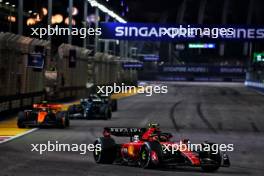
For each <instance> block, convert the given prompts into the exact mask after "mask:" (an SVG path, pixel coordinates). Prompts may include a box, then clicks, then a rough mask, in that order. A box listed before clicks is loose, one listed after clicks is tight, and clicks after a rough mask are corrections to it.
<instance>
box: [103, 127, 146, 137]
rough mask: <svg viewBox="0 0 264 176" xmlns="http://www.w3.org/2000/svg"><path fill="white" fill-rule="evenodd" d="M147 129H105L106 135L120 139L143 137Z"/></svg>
mask: <svg viewBox="0 0 264 176" xmlns="http://www.w3.org/2000/svg"><path fill="white" fill-rule="evenodd" d="M146 130H147V129H146V128H118V127H105V128H104V133H109V135H113V136H120V137H133V136H134V135H139V136H142V135H143V133H144V132H145V131H146Z"/></svg>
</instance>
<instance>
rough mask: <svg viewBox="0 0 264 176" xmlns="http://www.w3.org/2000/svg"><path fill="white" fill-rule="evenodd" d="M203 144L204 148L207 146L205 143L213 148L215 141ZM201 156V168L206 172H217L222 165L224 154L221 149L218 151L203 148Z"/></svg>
mask: <svg viewBox="0 0 264 176" xmlns="http://www.w3.org/2000/svg"><path fill="white" fill-rule="evenodd" d="M202 145H203V148H204V147H205V145H207V146H208V145H209V146H210V148H211V149H212V148H213V147H212V146H213V145H214V143H204V144H202ZM199 157H200V160H201V168H202V170H203V171H205V172H215V171H217V170H218V169H219V167H220V166H221V160H222V156H221V153H220V151H219V150H218V151H216V152H215V151H204V150H203V151H201V152H200V153H199Z"/></svg>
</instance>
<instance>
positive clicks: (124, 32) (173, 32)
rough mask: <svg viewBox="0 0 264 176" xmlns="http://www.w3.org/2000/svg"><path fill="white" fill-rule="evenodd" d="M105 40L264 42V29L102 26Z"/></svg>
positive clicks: (261, 27) (144, 24)
mask: <svg viewBox="0 0 264 176" xmlns="http://www.w3.org/2000/svg"><path fill="white" fill-rule="evenodd" d="M100 27H101V29H102V36H101V37H102V38H103V39H119V40H154V41H155V40H158V41H195V40H245V41H246V40H264V26H258V27H249V26H232V25H215V26H213V25H210V26H209V25H188V24H186V25H183V24H175V25H171V24H151V23H101V24H100Z"/></svg>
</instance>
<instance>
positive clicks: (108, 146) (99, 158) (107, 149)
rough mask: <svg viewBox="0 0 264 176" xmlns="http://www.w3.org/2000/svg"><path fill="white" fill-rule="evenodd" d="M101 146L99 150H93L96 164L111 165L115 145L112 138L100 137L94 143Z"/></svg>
mask: <svg viewBox="0 0 264 176" xmlns="http://www.w3.org/2000/svg"><path fill="white" fill-rule="evenodd" d="M94 145H95V146H101V150H100V151H98V150H94V153H93V156H94V160H95V162H96V163H99V164H112V163H113V162H114V161H115V159H116V143H115V141H114V140H113V139H112V138H106V137H101V138H98V139H97V140H96V141H95V142H94Z"/></svg>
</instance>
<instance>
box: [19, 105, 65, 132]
mask: <svg viewBox="0 0 264 176" xmlns="http://www.w3.org/2000/svg"><path fill="white" fill-rule="evenodd" d="M69 125H70V122H69V117H68V112H67V111H63V110H62V105H60V104H49V103H47V102H42V103H39V104H34V105H33V109H30V110H24V111H23V112H19V114H18V119H17V126H18V127H19V128H25V127H27V126H53V127H59V128H66V127H69Z"/></svg>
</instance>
